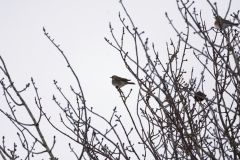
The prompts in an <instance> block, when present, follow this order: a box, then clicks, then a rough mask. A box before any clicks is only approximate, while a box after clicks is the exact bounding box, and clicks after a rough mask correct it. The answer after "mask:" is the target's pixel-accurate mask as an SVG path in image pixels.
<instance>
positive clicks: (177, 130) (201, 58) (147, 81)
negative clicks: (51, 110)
mask: <svg viewBox="0 0 240 160" xmlns="http://www.w3.org/2000/svg"><path fill="white" fill-rule="evenodd" d="M207 2H208V4H209V5H210V6H211V8H212V11H213V14H214V16H215V17H216V23H215V26H216V28H214V27H211V28H207V27H206V24H205V21H204V19H203V18H202V16H201V12H199V13H198V12H197V8H194V3H193V1H183V0H177V1H176V3H177V5H178V10H179V13H180V14H181V15H182V18H183V19H184V21H185V25H186V26H187V28H186V30H185V31H180V30H178V27H177V26H175V25H174V24H173V23H172V20H171V18H170V17H169V16H168V14H167V13H166V18H167V19H168V20H169V22H170V24H171V26H172V27H173V29H174V30H175V31H176V33H177V35H178V37H179V41H178V42H173V41H170V44H168V45H167V54H168V60H167V63H164V60H162V59H160V55H159V53H158V51H156V50H155V47H154V44H151V45H149V42H148V39H143V38H142V36H143V33H144V32H141V31H138V28H137V26H136V25H135V24H134V22H133V20H132V18H131V17H130V15H129V14H128V12H127V10H126V8H125V6H124V4H123V2H122V1H120V4H121V5H122V7H123V9H124V11H125V15H126V17H125V18H127V19H128V20H129V21H130V24H127V23H126V22H125V18H123V17H122V15H121V14H120V13H119V19H120V21H121V22H122V25H123V27H122V36H121V38H120V39H118V38H116V36H115V33H114V32H113V26H112V25H111V24H110V25H109V27H110V32H111V35H112V38H111V39H109V38H105V40H106V42H107V43H108V44H109V45H110V46H111V47H114V48H115V49H116V51H118V52H119V54H120V56H121V58H122V61H123V62H124V64H125V66H126V68H127V69H128V71H129V72H130V73H131V74H132V75H133V76H134V77H135V79H136V80H137V82H138V86H139V93H138V99H137V106H136V108H137V110H136V111H137V112H136V113H131V112H130V111H129V109H128V103H127V100H128V98H129V96H131V91H130V93H124V92H123V91H122V90H121V89H118V92H119V95H120V98H121V99H122V102H123V104H124V105H125V108H126V110H127V111H128V116H129V117H130V119H131V124H132V129H130V130H127V128H126V127H125V125H126V124H124V121H123V120H122V119H121V115H118V114H117V109H116V108H115V109H114V110H113V112H112V116H111V117H107V118H106V117H103V116H102V115H100V114H99V113H96V112H94V110H93V109H92V108H90V107H89V106H88V105H87V103H86V98H85V96H84V91H83V90H82V86H81V84H80V80H79V78H78V76H77V75H76V73H75V72H74V69H73V68H72V66H71V64H70V63H69V61H68V59H67V57H66V55H65V54H64V52H63V51H62V50H61V49H60V47H59V46H58V45H57V44H55V43H54V41H53V40H52V39H51V38H50V36H49V34H48V33H47V31H46V30H45V29H43V31H44V34H45V36H46V37H47V38H48V39H49V40H50V42H51V43H52V44H53V45H54V46H55V47H56V48H57V49H58V50H59V52H60V53H61V54H62V56H63V57H64V58H65V60H66V62H67V64H68V67H69V68H70V71H71V72H72V74H73V75H74V77H75V80H76V81H77V84H78V88H73V87H71V90H72V92H73V93H74V94H75V95H76V101H75V102H71V101H70V100H69V99H68V98H67V96H66V95H65V93H63V92H62V91H61V88H60V86H58V83H57V81H54V85H55V86H56V88H57V89H58V91H59V93H61V95H62V99H64V100H65V101H66V102H67V105H62V104H60V103H59V101H58V98H57V97H55V96H54V95H53V101H55V103H56V105H57V106H58V107H59V108H60V109H61V111H62V114H61V122H62V123H63V125H64V126H65V127H66V129H65V130H64V129H59V128H58V127H56V124H54V123H52V121H51V119H50V117H49V116H48V114H47V113H48V111H47V110H43V107H42V104H41V98H40V96H39V93H38V90H37V86H36V84H35V82H34V80H33V79H32V80H31V86H32V87H33V88H34V90H35V94H36V95H35V97H36V98H35V104H36V106H37V108H38V110H39V116H38V117H35V116H33V114H32V110H31V109H30V108H29V105H28V103H27V101H26V100H25V99H24V98H23V97H22V92H25V91H26V90H27V88H28V87H29V86H30V84H27V85H26V87H25V88H24V89H22V90H19V89H17V88H16V86H15V84H14V80H12V79H11V76H10V73H9V72H8V70H7V66H6V64H5V63H4V60H3V59H2V58H1V57H0V60H1V62H2V64H1V66H0V68H1V71H2V73H3V74H4V76H3V78H2V79H1V85H2V89H3V95H4V96H5V99H6V102H7V104H8V106H9V108H10V110H11V112H9V113H8V112H5V111H4V110H2V109H1V108H0V111H1V113H2V115H5V116H6V117H8V119H9V120H10V121H11V122H12V123H13V124H14V126H15V127H16V128H17V129H18V130H19V133H18V136H19V139H20V141H21V144H20V145H16V144H14V146H13V147H12V148H10V147H9V146H5V138H4V137H3V138H2V143H1V145H0V155H1V157H2V159H4V160H6V159H11V160H15V159H19V158H21V159H33V158H32V156H34V155H36V154H44V153H47V154H48V155H49V158H50V159H52V160H54V159H58V158H57V157H58V155H57V154H56V153H55V154H53V152H52V149H53V148H54V145H55V137H54V140H53V142H47V141H46V140H45V138H44V133H43V132H42V130H41V128H40V127H39V124H40V123H41V122H42V121H41V120H42V119H43V118H46V119H47V121H48V122H49V123H50V124H51V125H52V127H54V128H55V129H56V131H58V132H60V133H61V134H63V135H65V136H66V137H68V138H69V139H71V140H72V142H74V143H76V144H79V146H81V148H82V149H81V150H74V149H73V148H72V146H71V144H69V148H70V150H71V151H72V152H73V154H74V155H75V156H76V159H93V160H97V159H111V160H112V159H159V160H160V159H240V146H239V145H240V138H239V136H240V132H239V129H240V125H239V122H240V76H239V75H240V63H239V61H240V53H239V51H240V45H239V39H240V37H239V31H238V28H234V27H235V26H236V25H238V23H239V22H240V20H239V11H237V12H236V13H232V14H231V16H232V17H233V20H234V21H235V22H234V23H233V22H230V21H228V20H225V18H226V16H225V17H222V18H221V17H219V16H220V15H219V14H218V9H217V4H216V3H214V4H212V3H210V2H209V1H208V0H207ZM230 6H231V1H230V3H229V8H230ZM228 12H229V11H227V13H226V15H228V14H229V13H228ZM192 33H194V34H195V36H197V37H198V39H199V41H201V42H202V44H203V46H201V49H199V44H201V43H200V42H199V44H198V45H195V44H194V43H192V42H191V41H190V40H189V36H190V35H191V34H192ZM126 34H128V35H130V36H131V38H132V41H133V42H134V44H135V45H134V48H135V49H134V50H135V52H134V53H128V48H125V45H124V44H125V41H124V40H125V35H126ZM140 52H141V53H144V57H143V56H141V55H140ZM186 53H191V54H192V55H194V57H195V60H197V61H198V62H199V63H198V64H196V65H197V67H198V68H200V67H201V68H202V72H201V74H200V75H195V72H194V69H192V71H191V72H190V73H189V72H187V71H186V69H185V67H186V66H185V62H186V61H187V60H188V57H187V56H186ZM140 61H141V63H140ZM165 61H166V60H165ZM142 62H144V65H143V63H142ZM185 75H189V76H190V79H186V78H185V77H186V76H185ZM197 77H198V79H197ZM199 77H200V78H199ZM206 77H207V78H206ZM208 83H209V84H211V87H212V93H210V92H208V93H205V89H206V87H205V86H206V85H207V84H208ZM75 104H77V105H75ZM15 106H23V107H24V108H25V109H26V111H27V112H28V114H29V116H30V117H31V122H29V123H28V124H26V123H22V122H21V121H19V120H18V117H17V116H16V112H17V111H18V110H17V109H16V107H15ZM92 117H98V118H100V119H101V120H102V121H103V123H104V125H103V126H106V128H105V131H102V130H101V129H100V127H99V126H94V125H93V123H92ZM101 127H102V126H101ZM32 128H34V129H35V130H36V131H37V132H32V131H31V130H32ZM119 130H121V131H122V132H121V134H119V132H118V131H119ZM122 133H123V134H122ZM132 136H134V137H137V138H138V144H136V143H134V142H132V140H131V137H132ZM37 144H38V145H39V144H40V146H41V147H40V148H36V145H37ZM17 147H22V148H23V149H24V150H25V151H26V153H27V154H26V155H25V157H19V156H18V155H19V153H17Z"/></svg>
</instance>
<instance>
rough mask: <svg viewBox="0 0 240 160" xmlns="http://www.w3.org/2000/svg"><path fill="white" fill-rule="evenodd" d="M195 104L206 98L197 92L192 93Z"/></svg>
mask: <svg viewBox="0 0 240 160" xmlns="http://www.w3.org/2000/svg"><path fill="white" fill-rule="evenodd" d="M193 98H194V99H195V100H196V101H197V102H201V101H203V100H204V99H205V98H206V94H204V93H202V92H200V91H198V92H195V93H194V97H193Z"/></svg>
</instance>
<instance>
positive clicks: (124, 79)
mask: <svg viewBox="0 0 240 160" xmlns="http://www.w3.org/2000/svg"><path fill="white" fill-rule="evenodd" d="M117 79H118V80H120V81H126V82H127V81H130V79H126V78H122V77H117Z"/></svg>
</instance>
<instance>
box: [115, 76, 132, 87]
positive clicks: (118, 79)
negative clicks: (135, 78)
mask: <svg viewBox="0 0 240 160" xmlns="http://www.w3.org/2000/svg"><path fill="white" fill-rule="evenodd" d="M110 78H112V85H114V86H115V87H116V88H121V87H123V86H125V85H126V84H135V83H133V82H129V81H131V80H130V79H126V78H122V77H118V76H115V75H113V76H112V77H110Z"/></svg>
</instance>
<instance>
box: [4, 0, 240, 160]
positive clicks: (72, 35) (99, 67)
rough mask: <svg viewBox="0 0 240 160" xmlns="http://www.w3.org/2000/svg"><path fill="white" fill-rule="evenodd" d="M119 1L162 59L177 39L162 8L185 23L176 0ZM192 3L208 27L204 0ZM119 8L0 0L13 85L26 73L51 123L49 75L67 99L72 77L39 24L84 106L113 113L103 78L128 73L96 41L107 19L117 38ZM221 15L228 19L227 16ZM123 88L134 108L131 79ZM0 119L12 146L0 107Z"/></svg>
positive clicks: (100, 2) (112, 1) (102, 2)
mask: <svg viewBox="0 0 240 160" xmlns="http://www.w3.org/2000/svg"><path fill="white" fill-rule="evenodd" d="M123 2H124V4H125V7H126V8H127V10H128V12H129V14H130V15H131V17H132V19H133V21H134V23H135V25H136V26H137V27H138V29H139V31H145V34H144V37H149V42H150V44H151V43H152V42H154V43H155V46H156V49H157V51H158V52H159V53H160V56H161V58H162V59H165V61H167V52H166V42H170V41H169V40H170V38H172V39H173V40H177V36H176V33H175V32H174V31H173V29H172V28H171V26H170V25H169V22H168V20H167V19H166V17H165V12H168V15H169V16H170V18H171V19H172V20H173V23H174V24H175V25H176V27H178V28H181V29H182V30H184V28H185V27H186V26H185V25H184V23H183V20H182V19H181V17H180V15H179V12H178V10H177V5H176V2H175V1H174V0H165V1H161V0H147V1H146V0H145V1H143V0H124V1H123ZM212 2H214V1H212ZM221 3H222V4H218V9H219V14H220V15H222V16H225V13H226V11H227V7H228V6H227V5H228V2H226V3H225V2H221ZM194 5H195V7H196V8H197V11H199V10H201V11H202V15H203V18H204V19H205V21H206V24H207V28H211V27H212V26H213V22H214V19H213V15H212V11H211V8H210V7H209V5H208V4H207V2H205V1H203V0H198V1H197V2H196V3H195V4H194ZM239 6H240V1H239V0H234V1H233V2H232V8H231V9H230V12H229V13H232V12H236V11H237V10H238V9H239ZM119 12H121V13H122V17H125V18H126V16H125V14H124V12H123V9H122V7H121V5H120V3H119V1H118V0H89V1H86V0H85V1H83V0H78V1H76V0H75V1H66V0H65V1H63V0H55V1H54V0H52V1H48V0H41V1H30V0H22V1H19V0H12V1H6V0H0V55H1V56H2V57H3V59H4V60H5V63H6V65H7V67H8V71H9V72H10V74H11V76H12V79H13V81H14V83H15V84H16V85H17V87H19V90H20V89H22V88H23V87H24V86H25V84H27V83H30V79H31V77H33V78H34V80H35V82H36V85H37V87H38V88H39V94H40V96H41V97H42V99H43V100H42V103H43V107H44V109H45V111H46V112H47V114H49V115H51V116H52V117H55V118H56V119H55V120H56V122H59V119H58V118H59V117H58V116H59V112H60V110H58V108H57V106H56V105H55V104H54V102H53V101H52V95H53V94H55V95H56V97H57V98H59V100H61V96H60V95H59V94H58V92H57V90H56V89H55V87H54V85H53V80H54V79H55V80H57V81H58V84H59V85H60V86H61V88H62V90H63V91H64V92H66V93H67V94H68V96H69V98H70V97H71V98H72V100H75V96H74V94H72V93H71V90H70V88H69V86H70V85H72V86H73V87H77V85H76V81H75V79H74V77H73V75H72V74H71V72H70V70H69V68H67V64H66V62H65V60H64V58H63V57H62V55H61V54H60V52H59V51H58V50H57V49H56V48H55V47H54V46H53V45H52V43H51V42H50V41H49V40H48V39H47V38H46V37H45V36H44V34H43V30H42V28H43V27H45V29H46V31H47V32H48V33H49V35H50V36H51V38H53V39H54V41H55V42H56V43H57V44H59V45H60V48H61V49H62V50H63V51H64V53H65V55H66V56H67V57H68V59H69V61H70V63H71V64H72V67H73V68H74V70H75V72H76V73H77V75H78V77H79V79H80V82H81V85H82V88H83V91H84V93H85V98H86V99H87V105H88V106H92V107H94V109H95V110H97V111H102V113H103V114H104V115H105V116H110V114H111V112H112V109H113V108H114V107H115V106H117V107H118V108H119V114H123V115H124V114H125V113H126V112H125V109H124V108H123V104H122V102H121V99H120V98H119V94H118V92H117V91H116V89H115V88H114V87H113V86H112V85H111V79H110V77H111V76H112V75H118V76H122V77H125V78H128V79H132V81H135V80H134V78H133V77H132V76H131V74H130V73H129V72H128V70H127V69H126V68H125V66H124V64H123V62H122V60H121V58H120V55H119V53H118V52H117V51H116V50H115V49H113V48H112V47H111V46H110V45H108V44H107V43H106V41H105V40H104V37H106V38H108V39H109V40H110V41H113V39H112V37H111V34H110V30H109V22H111V24H112V27H113V28H114V33H115V34H116V36H118V37H120V35H121V31H122V25H121V23H120V21H119V18H118V13H119ZM227 17H228V19H231V17H230V15H228V16H227ZM127 22H128V21H127ZM129 25H130V24H129ZM175 42H177V41H175ZM193 42H195V41H193ZM131 43H132V42H131V41H130V39H126V46H128V44H129V51H131V49H132V48H131V47H133V46H131V45H130V44H131ZM196 43H197V41H196ZM199 45H200V46H201V45H202V44H199ZM130 54H131V53H130ZM188 65H189V66H188V68H189V69H191V67H193V66H194V63H191V61H190V62H188ZM195 67H196V66H195ZM196 70H197V71H199V74H200V71H201V68H200V69H199V70H198V68H197V67H196ZM1 78H2V73H1V72H0V79H1ZM135 82H136V81H135ZM131 88H133V93H132V95H131V97H130V98H129V104H130V106H131V105H132V107H133V108H132V109H133V112H134V111H135V104H136V97H137V92H138V89H139V88H138V86H137V85H135V86H126V87H124V88H123V90H124V91H126V92H128V91H129V90H130V89H131ZM1 94H2V92H1ZM24 97H25V98H26V99H27V101H28V103H29V104H31V109H36V106H35V105H34V97H35V95H34V90H33V88H30V89H29V90H28V91H27V92H26V93H24ZM63 103H64V101H63ZM0 107H1V108H3V107H5V108H7V106H6V103H5V100H4V97H3V96H0ZM121 107H122V108H121ZM24 118H25V117H24ZM6 124H9V130H8V129H6V130H5V129H4V130H3V129H1V131H0V137H2V136H3V135H5V136H6V141H8V142H9V145H12V142H13V141H11V140H10V137H8V136H7V135H6V134H8V135H12V136H15V137H16V132H11V129H10V127H13V125H11V124H10V123H8V122H7V119H6V118H5V117H3V115H1V114H0V125H1V128H2V126H3V125H6ZM46 127H49V126H48V125H46ZM13 128H14V127H13ZM12 136H11V137H12ZM49 136H50V138H49V139H50V141H51V138H52V136H53V134H50V133H49ZM16 139H17V137H16ZM16 139H15V141H17V140H16ZM17 142H19V141H17ZM58 142H59V141H58ZM68 142H69V140H66V144H67V143H68ZM59 143H60V142H59ZM64 145H65V144H64ZM66 148H67V146H66ZM66 148H65V149H66ZM69 155H71V156H72V154H71V153H70V151H69V150H65V153H64V154H59V155H58V156H59V157H61V158H63V159H64V157H65V159H66V157H68V156H69Z"/></svg>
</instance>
